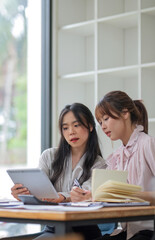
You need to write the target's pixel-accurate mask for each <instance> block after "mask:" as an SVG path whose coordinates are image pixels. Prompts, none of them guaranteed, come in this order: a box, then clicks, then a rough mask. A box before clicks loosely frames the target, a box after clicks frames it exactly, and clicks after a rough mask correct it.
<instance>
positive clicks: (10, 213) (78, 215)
mask: <svg viewBox="0 0 155 240" xmlns="http://www.w3.org/2000/svg"><path fill="white" fill-rule="evenodd" d="M136 216H155V206H141V207H110V208H109V207H105V208H101V209H98V210H93V211H78V212H77V211H72V212H58V211H57V212H56V211H34V210H33V211H32V210H21V209H20V210H19V209H0V219H3V218H9V219H13V218H16V219H18V218H20V219H40V220H54V221H75V220H91V219H94V220H95V219H109V218H113V219H114V218H118V217H119V218H125V217H126V218H127V217H136Z"/></svg>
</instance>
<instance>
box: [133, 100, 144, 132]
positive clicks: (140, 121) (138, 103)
mask: <svg viewBox="0 0 155 240" xmlns="http://www.w3.org/2000/svg"><path fill="white" fill-rule="evenodd" d="M133 102H134V104H135V106H136V107H137V109H138V112H139V113H140V115H139V116H140V117H139V119H138V122H137V123H138V124H139V125H142V126H143V127H144V130H143V132H145V133H146V134H148V114H147V110H146V108H145V106H144V104H143V102H142V101H141V100H134V101H133Z"/></svg>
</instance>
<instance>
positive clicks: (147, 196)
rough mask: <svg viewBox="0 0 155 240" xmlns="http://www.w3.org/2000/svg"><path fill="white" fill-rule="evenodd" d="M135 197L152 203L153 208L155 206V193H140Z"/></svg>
mask: <svg viewBox="0 0 155 240" xmlns="http://www.w3.org/2000/svg"><path fill="white" fill-rule="evenodd" d="M135 196H136V197H139V198H141V199H143V200H145V201H148V202H150V204H151V205H152V206H154V205H155V192H138V193H136V194H135Z"/></svg>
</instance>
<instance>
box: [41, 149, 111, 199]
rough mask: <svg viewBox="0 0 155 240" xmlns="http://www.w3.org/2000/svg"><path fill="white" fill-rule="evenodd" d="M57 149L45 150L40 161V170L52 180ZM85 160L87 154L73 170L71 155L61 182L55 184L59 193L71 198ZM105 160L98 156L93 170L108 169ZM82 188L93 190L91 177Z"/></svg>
mask: <svg viewBox="0 0 155 240" xmlns="http://www.w3.org/2000/svg"><path fill="white" fill-rule="evenodd" d="M56 150H57V148H49V149H47V150H45V151H44V152H43V153H42V155H41V157H40V160H39V168H41V169H42V170H43V171H44V172H45V173H46V174H47V176H48V177H49V178H50V179H51V176H52V174H53V170H52V168H51V167H52V162H53V160H54V154H55V152H56ZM84 160H85V154H84V155H83V156H82V157H81V159H80V161H79V162H78V164H77V165H76V167H75V168H74V170H72V157H71V155H70V156H69V157H68V160H67V166H66V168H65V169H63V173H62V174H61V176H60V178H59V181H57V182H56V183H55V184H54V187H55V189H56V190H57V192H59V193H62V195H63V196H65V197H66V198H67V197H70V191H71V189H72V186H73V182H74V179H75V178H77V179H79V178H80V177H81V175H82V173H83V168H82V166H83V162H84ZM106 166H107V165H106V164H105V160H104V159H103V158H102V157H100V156H98V157H97V159H96V161H95V163H94V165H93V167H92V168H91V171H92V169H94V168H106ZM82 188H83V189H86V190H91V177H90V178H89V179H88V180H87V181H86V182H84V183H83V184H82Z"/></svg>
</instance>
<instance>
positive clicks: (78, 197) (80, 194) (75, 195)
mask: <svg viewBox="0 0 155 240" xmlns="http://www.w3.org/2000/svg"><path fill="white" fill-rule="evenodd" d="M70 194H71V201H72V202H81V201H86V200H91V198H92V195H91V192H90V191H89V190H84V189H81V188H79V187H73V188H72V190H71V192H70Z"/></svg>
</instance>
